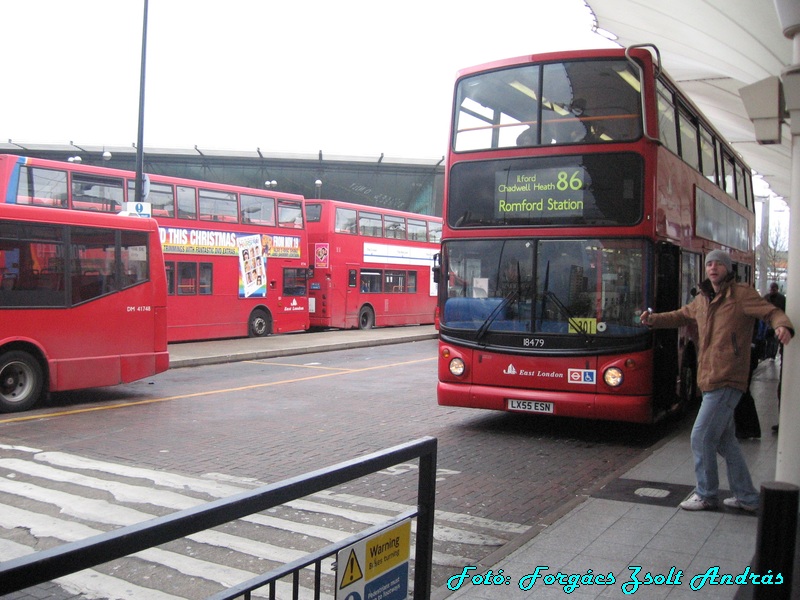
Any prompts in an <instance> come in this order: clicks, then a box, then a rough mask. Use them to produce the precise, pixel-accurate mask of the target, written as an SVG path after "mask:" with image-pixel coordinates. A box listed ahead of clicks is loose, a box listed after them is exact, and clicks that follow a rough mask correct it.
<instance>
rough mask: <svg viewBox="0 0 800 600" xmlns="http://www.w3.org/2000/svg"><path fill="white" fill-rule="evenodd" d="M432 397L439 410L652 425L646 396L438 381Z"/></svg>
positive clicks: (651, 416)
mask: <svg viewBox="0 0 800 600" xmlns="http://www.w3.org/2000/svg"><path fill="white" fill-rule="evenodd" d="M436 395H437V399H438V403H439V404H440V405H442V406H463V407H465V408H484V409H489V410H503V411H507V412H520V413H527V414H540V415H544V416H556V417H577V418H584V419H602V420H607V421H627V422H631V423H652V422H653V410H652V399H651V398H650V397H649V396H624V395H610V394H595V393H577V392H564V391H543V390H536V391H532V390H525V389H519V388H504V387H494V386H486V385H480V386H477V385H471V384H459V383H450V382H444V381H439V383H438V385H437V387H436Z"/></svg>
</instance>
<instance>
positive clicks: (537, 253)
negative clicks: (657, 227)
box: [441, 238, 649, 337]
mask: <svg viewBox="0 0 800 600" xmlns="http://www.w3.org/2000/svg"><path fill="white" fill-rule="evenodd" d="M648 261H649V250H648V245H647V243H646V242H645V241H644V240H641V239H554V240H550V239H534V238H531V239H524V238H522V239H506V240H459V241H450V242H447V243H445V245H444V248H443V266H445V267H446V269H447V271H446V273H447V274H448V278H447V286H448V288H447V299H446V302H445V305H444V311H443V315H442V319H441V326H442V328H443V329H445V328H446V329H448V330H453V329H455V330H467V331H469V332H470V333H469V334H468V335H472V333H473V332H480V334H481V335H483V334H484V333H491V332H504V333H510V332H517V333H524V334H565V335H573V336H576V337H581V336H586V335H591V336H605V337H615V336H623V337H624V336H634V335H638V334H641V333H642V330H643V328H642V326H641V325H640V323H639V315H640V314H641V311H642V309H643V307H645V304H644V290H645V279H646V278H645V275H644V274H645V273H646V272H647V271H646V264H647V262H648ZM452 333H454V334H455V332H452Z"/></svg>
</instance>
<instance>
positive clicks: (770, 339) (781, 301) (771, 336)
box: [764, 281, 786, 433]
mask: <svg viewBox="0 0 800 600" xmlns="http://www.w3.org/2000/svg"><path fill="white" fill-rule="evenodd" d="M764 300H766V301H767V302H771V303H772V304H774V305H775V306H777V307H778V308H780V309H781V310H782V311H784V312H786V296H784V295H783V294H781V292H780V288H778V283H777V282H775V281H773V282H772V283H771V284H770V285H769V294H766V295H765V296H764ZM778 355H780V357H781V366H780V369H779V370H778V408H780V405H781V388H782V387H783V344H781V343H780V342H779V340H778V339H777V338H776V337H775V332H774V331H773V330H772V328H770V329H768V330H767V350H766V357H767V358H771V359H775V358H776V357H777V356H778ZM772 431H774V432H775V433H778V426H777V425H773V426H772Z"/></svg>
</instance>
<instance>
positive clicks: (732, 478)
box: [692, 388, 758, 505]
mask: <svg viewBox="0 0 800 600" xmlns="http://www.w3.org/2000/svg"><path fill="white" fill-rule="evenodd" d="M741 397H742V392H741V391H740V390H736V389H733V388H720V389H718V390H712V391H710V392H703V402H702V404H701V405H700V410H699V411H698V413H697V419H695V422H694V427H693V428H692V454H694V472H695V476H696V477H697V487H696V488H695V492H697V495H698V496H700V497H702V498H704V499H706V500H709V501H711V502H716V501H717V500H718V497H717V496H718V494H719V473H718V471H717V453H719V454H720V456H722V457H723V458H724V459H725V464H726V465H727V467H728V483H729V484H730V488H731V491H732V492H733V494H734V495H735V496H736V498H738V499H739V501H740V502H742V503H744V504H752V505H757V504H758V491H756V489H755V488H754V487H753V480H752V479H751V478H750V471H749V470H748V469H747V463H746V462H745V460H744V455H743V454H742V450H741V448H739V442H738V441H737V440H736V432H735V427H734V424H733V411H734V409H735V408H736V405H737V404H738V403H739V399H740V398H741Z"/></svg>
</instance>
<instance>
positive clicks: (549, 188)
mask: <svg viewBox="0 0 800 600" xmlns="http://www.w3.org/2000/svg"><path fill="white" fill-rule="evenodd" d="M586 178H587V173H586V170H585V169H584V168H583V167H575V166H570V167H568V168H566V169H559V168H545V169H524V170H512V169H504V170H502V171H497V172H495V217H497V218H500V219H519V218H524V219H526V220H538V219H547V220H550V221H552V220H554V219H561V218H571V217H579V216H582V215H583V210H584V197H583V196H584V189H585V185H586Z"/></svg>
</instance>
